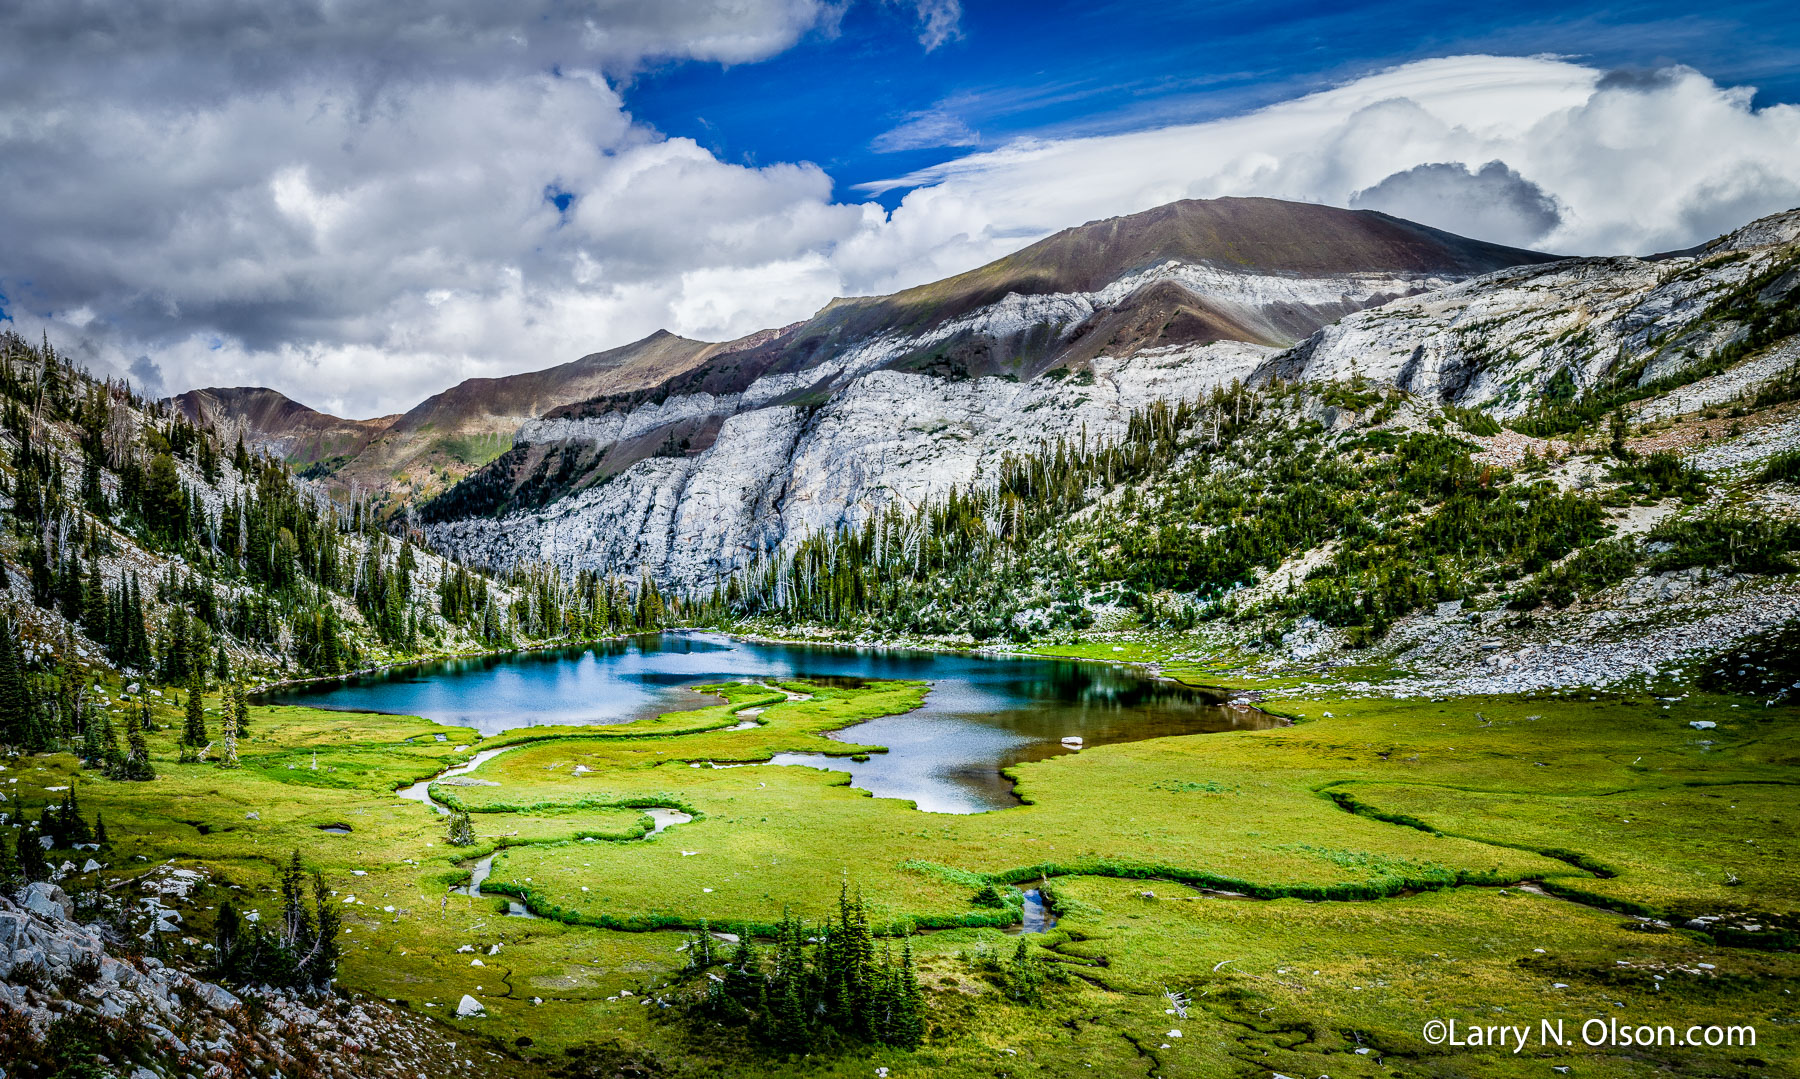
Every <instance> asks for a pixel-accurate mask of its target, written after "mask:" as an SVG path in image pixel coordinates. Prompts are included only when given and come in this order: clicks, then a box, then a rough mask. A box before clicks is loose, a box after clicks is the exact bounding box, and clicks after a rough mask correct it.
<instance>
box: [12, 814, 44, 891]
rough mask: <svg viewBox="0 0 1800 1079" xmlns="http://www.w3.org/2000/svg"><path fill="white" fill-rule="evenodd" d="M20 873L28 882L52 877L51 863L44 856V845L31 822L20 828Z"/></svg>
mask: <svg viewBox="0 0 1800 1079" xmlns="http://www.w3.org/2000/svg"><path fill="white" fill-rule="evenodd" d="M19 875H20V876H22V877H24V878H25V883H26V884H31V883H34V882H36V881H40V880H49V879H50V863H49V862H48V861H47V860H46V859H45V858H44V845H43V844H42V843H40V842H38V832H37V829H36V828H35V827H33V826H32V825H30V824H27V825H25V827H23V828H21V829H19Z"/></svg>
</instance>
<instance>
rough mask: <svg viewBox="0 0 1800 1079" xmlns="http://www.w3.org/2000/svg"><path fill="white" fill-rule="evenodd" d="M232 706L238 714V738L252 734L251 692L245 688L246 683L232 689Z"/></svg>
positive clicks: (240, 683)
mask: <svg viewBox="0 0 1800 1079" xmlns="http://www.w3.org/2000/svg"><path fill="white" fill-rule="evenodd" d="M231 705H232V709H233V710H234V711H235V712H236V713H237V731H238V737H239V738H243V737H245V736H247V735H248V734H249V733H250V691H249V690H247V689H245V688H244V683H242V682H239V683H238V684H236V685H234V686H232V687H231Z"/></svg>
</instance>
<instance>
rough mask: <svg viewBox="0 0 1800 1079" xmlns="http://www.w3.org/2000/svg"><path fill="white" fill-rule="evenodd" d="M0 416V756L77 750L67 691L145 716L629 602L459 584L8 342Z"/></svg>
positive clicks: (528, 638) (221, 448)
mask: <svg viewBox="0 0 1800 1079" xmlns="http://www.w3.org/2000/svg"><path fill="white" fill-rule="evenodd" d="M217 400H220V399H218V398H210V397H197V398H190V399H189V403H190V404H196V403H197V404H199V405H201V406H202V407H204V406H207V405H211V404H212V403H214V402H215V401H217ZM223 400H224V401H226V402H229V403H236V404H240V405H243V404H255V405H260V406H263V411H262V415H264V416H265V417H270V416H279V415H282V414H286V415H287V416H289V417H290V419H292V421H293V422H292V423H291V424H290V430H303V429H305V427H306V425H308V424H309V423H310V424H312V425H313V428H314V430H319V429H321V428H323V427H325V426H327V425H324V424H321V423H319V422H318V420H317V417H318V415H319V414H318V413H311V412H310V410H300V411H298V412H296V411H295V410H290V409H286V408H284V407H283V406H281V404H280V401H281V400H284V399H279V398H278V395H272V394H267V393H259V392H256V391H245V392H242V393H238V394H235V395H230V396H227V397H226V398H224V399H223ZM0 401H3V433H0V453H3V455H4V456H3V458H0V460H3V470H0V478H3V480H4V490H5V492H6V495H7V500H6V502H5V504H4V512H3V514H0V520H3V521H4V525H5V527H4V528H3V529H0V622H4V625H5V637H6V644H7V651H8V654H9V655H11V656H13V657H14V660H13V662H14V663H15V664H21V663H22V664H23V668H24V673H23V674H21V676H20V677H21V678H22V679H23V681H22V682H20V683H19V687H22V688H19V693H21V694H23V699H15V700H7V701H5V702H4V704H5V708H4V709H3V710H0V712H3V714H0V723H3V725H4V730H0V741H4V742H7V743H10V744H25V745H31V746H41V745H55V744H59V743H64V742H67V741H68V740H70V739H74V738H77V737H79V736H80V733H81V729H82V727H83V726H84V725H85V723H84V721H83V718H82V717H83V716H84V715H86V714H89V713H91V712H92V709H93V708H94V707H96V706H95V705H94V704H93V703H92V702H91V701H90V702H89V703H88V704H87V705H85V706H84V705H83V703H82V701H81V692H78V689H79V687H78V686H77V685H76V684H75V682H74V681H71V680H70V677H69V676H78V677H79V679H80V680H81V681H82V682H83V684H85V683H86V682H87V681H88V680H91V679H100V680H116V681H117V682H119V683H121V684H122V683H125V682H130V683H132V684H133V685H134V686H135V687H138V688H133V689H131V690H130V691H129V693H128V694H127V697H131V696H134V695H139V694H142V699H143V700H144V701H148V699H149V697H151V696H160V695H161V690H158V689H154V688H150V687H151V686H154V685H167V686H176V687H182V686H187V685H188V684H189V683H190V682H192V681H194V680H196V679H198V680H199V682H200V683H201V684H211V683H217V682H224V681H239V682H266V681H276V680H282V679H287V678H292V677H296V676H306V675H337V674H343V673H346V672H349V671H353V670H358V669H363V668H368V667H374V666H380V665H385V664H390V663H394V662H397V661H402V660H406V659H414V658H420V657H426V656H431V655H440V654H453V653H460V652H468V651H479V650H487V649H492V648H496V647H518V646H521V645H525V644H529V643H533V642H541V641H544V640H548V639H557V638H562V637H566V636H573V637H576V638H585V637H591V636H595V635H598V634H603V633H605V632H607V631H608V630H609V629H613V628H618V627H619V625H620V623H619V621H618V617H617V616H618V612H619V611H621V610H623V609H624V604H623V603H615V602H614V601H615V599H616V598H617V597H618V596H619V595H621V594H623V592H624V586H623V585H620V584H617V583H616V582H610V581H606V580H604V579H602V578H598V577H596V576H594V575H591V574H589V575H585V576H581V577H571V578H569V579H567V580H564V579H563V578H561V577H560V576H558V575H555V574H550V573H544V572H535V573H534V572H532V571H529V570H527V571H525V572H520V573H514V574H509V575H508V577H507V579H505V580H499V579H494V578H490V577H488V576H486V575H484V574H482V573H480V572H478V571H477V572H472V571H470V570H469V569H467V568H465V567H463V566H460V565H457V564H456V563H454V562H452V561H450V560H448V559H445V558H443V557H441V556H439V555H437V554H434V553H432V552H431V551H429V550H428V549H426V548H424V547H422V546H420V545H419V544H418V543H417V542H415V540H416V537H408V536H393V535H390V534H388V533H386V532H384V531H382V530H381V529H380V528H378V527H377V526H376V515H375V514H374V513H373V512H372V511H371V510H370V507H369V506H368V505H367V504H366V503H364V502H351V503H343V502H336V501H333V500H332V499H331V498H330V497H329V496H328V494H327V492H325V491H324V490H323V489H321V488H320V487H318V486H316V485H313V484H311V483H309V482H307V481H305V480H303V479H300V478H298V477H296V476H295V475H294V474H293V472H292V471H291V470H290V469H289V467H288V466H287V465H286V464H285V463H284V462H282V461H280V460H279V459H277V458H275V457H273V456H271V455H267V454H264V453H260V452H259V453H255V454H252V453H250V452H249V450H248V448H247V446H246V444H245V443H244V442H243V441H241V440H240V439H238V438H237V437H236V435H235V434H234V433H233V432H232V431H231V429H230V428H229V427H226V428H225V429H224V430H221V429H220V428H219V427H215V426H213V424H212V422H210V421H208V422H203V423H193V422H190V421H189V420H188V419H187V417H186V416H185V415H184V414H183V412H182V411H181V410H180V409H177V408H175V407H172V406H170V405H166V404H161V403H157V402H151V401H146V400H143V399H141V398H138V397H136V396H134V395H132V393H131V392H130V391H129V389H128V388H126V387H125V386H124V385H123V384H117V383H110V382H103V381H99V380H96V379H94V378H92V377H90V376H89V375H87V374H86V373H85V372H83V371H81V370H79V369H76V368H74V367H71V366H70V365H69V364H68V363H67V362H66V361H65V360H63V359H62V358H60V357H59V356H58V355H57V354H56V352H55V351H54V348H53V347H52V348H48V349H45V348H39V347H37V346H34V345H31V344H30V343H28V342H26V341H24V340H23V339H21V338H20V337H18V335H16V334H12V333H5V334H0ZM309 413H310V415H309ZM602 592H604V593H605V595H604V598H603V599H602V598H601V597H600V594H601V593H602ZM634 599H635V597H634ZM634 609H635V608H634ZM40 672H44V673H43V674H42V677H40ZM58 672H61V673H58ZM83 692H84V691H83ZM71 694H73V696H70V695H71ZM102 700H103V701H104V695H103V696H102ZM102 710H103V711H111V712H118V708H117V707H103V708H102ZM120 718H121V719H122V718H124V717H123V714H122V713H121V715H120Z"/></svg>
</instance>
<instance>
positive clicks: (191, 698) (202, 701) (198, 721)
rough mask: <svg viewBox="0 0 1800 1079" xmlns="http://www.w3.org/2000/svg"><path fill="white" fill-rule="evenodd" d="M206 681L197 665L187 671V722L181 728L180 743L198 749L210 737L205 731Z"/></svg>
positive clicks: (203, 745)
mask: <svg viewBox="0 0 1800 1079" xmlns="http://www.w3.org/2000/svg"><path fill="white" fill-rule="evenodd" d="M205 694H206V681H205V678H204V677H203V676H202V675H201V673H200V669H199V667H194V668H193V669H192V670H190V671H189V672H188V696H187V722H186V723H185V724H184V725H183V726H182V729H181V744H182V745H183V746H185V747H187V748H188V749H189V750H198V749H202V748H204V747H205V746H206V744H207V743H208V742H210V741H211V740H212V739H211V738H209V737H208V736H207V733H206V711H205V708H206V696H205Z"/></svg>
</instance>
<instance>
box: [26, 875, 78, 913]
mask: <svg viewBox="0 0 1800 1079" xmlns="http://www.w3.org/2000/svg"><path fill="white" fill-rule="evenodd" d="M19 905H20V906H22V907H24V908H25V909H26V910H29V911H31V912H32V913H33V914H38V915H42V916H43V917H45V918H48V919H50V920H51V921H57V922H72V921H74V920H75V905H74V904H73V903H71V902H69V897H68V895H67V894H66V893H64V891H63V890H62V889H61V888H58V887H57V886H56V885H54V884H46V883H45V882H43V881H41V880H40V881H34V882H32V883H31V884H28V885H26V886H25V891H24V892H23V893H21V894H20V895H19Z"/></svg>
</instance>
